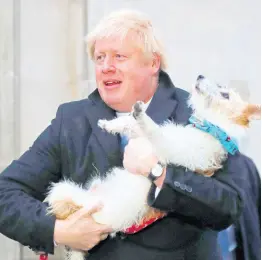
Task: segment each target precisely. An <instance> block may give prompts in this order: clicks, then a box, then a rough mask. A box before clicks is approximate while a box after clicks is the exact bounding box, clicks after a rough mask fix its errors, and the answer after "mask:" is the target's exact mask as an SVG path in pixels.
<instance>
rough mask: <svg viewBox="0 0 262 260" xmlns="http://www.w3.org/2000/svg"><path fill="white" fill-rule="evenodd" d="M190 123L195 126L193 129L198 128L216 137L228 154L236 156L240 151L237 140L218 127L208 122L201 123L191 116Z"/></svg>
mask: <svg viewBox="0 0 262 260" xmlns="http://www.w3.org/2000/svg"><path fill="white" fill-rule="evenodd" d="M189 122H190V123H191V124H192V125H193V127H196V128H197V129H199V130H202V131H204V132H206V133H208V134H211V135H212V136H213V137H215V138H216V139H217V140H218V141H219V142H220V143H221V144H222V146H223V147H224V148H225V150H226V151H227V152H228V153H230V154H232V155H234V154H235V153H236V152H237V151H238V150H239V149H238V146H237V142H236V140H235V139H234V138H231V137H230V136H229V135H228V134H227V133H226V132H225V131H223V130H222V129H221V128H219V127H218V126H215V125H213V124H212V123H210V122H208V121H207V120H204V121H200V120H199V119H197V118H196V117H195V116H191V117H190V118H189Z"/></svg>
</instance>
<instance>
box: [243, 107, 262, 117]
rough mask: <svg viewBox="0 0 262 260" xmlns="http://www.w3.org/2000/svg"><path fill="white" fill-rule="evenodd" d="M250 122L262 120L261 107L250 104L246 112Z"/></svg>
mask: <svg viewBox="0 0 262 260" xmlns="http://www.w3.org/2000/svg"><path fill="white" fill-rule="evenodd" d="M245 112H246V114H247V116H248V119H249V121H252V120H260V119H261V106H260V105H253V104H249V105H248V106H247V108H246V110H245Z"/></svg>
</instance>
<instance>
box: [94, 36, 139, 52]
mask: <svg viewBox="0 0 262 260" xmlns="http://www.w3.org/2000/svg"><path fill="white" fill-rule="evenodd" d="M138 49H139V48H138V43H137V42H136V41H134V39H133V38H132V37H131V36H130V35H127V36H125V37H121V36H118V35H116V36H109V37H102V38H100V39H97V40H96V42H95V52H105V51H113V52H116V51H120V50H122V51H126V52H136V51H138Z"/></svg>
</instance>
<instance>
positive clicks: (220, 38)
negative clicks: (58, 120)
mask: <svg viewBox="0 0 262 260" xmlns="http://www.w3.org/2000/svg"><path fill="white" fill-rule="evenodd" d="M260 5H261V3H260V0H252V1H250V0H230V1H229V0H220V1H210V0H198V1H196V0H183V1H181V0H172V1H171V0H161V1H158V0H0V172H1V171H2V170H3V168H5V167H6V166H7V165H8V164H9V163H10V162H11V161H12V160H13V159H14V158H17V157H19V156H20V155H21V154H22V153H23V152H24V151H25V150H27V149H28V147H29V146H31V144H32V142H33V141H34V140H35V139H36V137H37V136H38V135H39V134H40V133H41V132H42V131H43V129H44V128H45V127H46V126H47V125H48V124H49V123H50V121H51V120H52V118H54V117H55V113H56V110H57V107H58V105H59V104H61V103H64V102H68V101H72V100H78V99H81V98H86V97H87V96H88V94H89V93H90V92H91V91H92V90H93V89H94V88H95V79H94V68H93V64H92V62H90V61H89V59H88V57H87V55H86V52H85V43H84V38H85V35H86V34H87V33H88V31H89V30H90V29H92V28H93V27H94V26H95V24H96V23H97V22H98V21H99V20H100V19H101V18H102V17H103V16H104V15H106V14H108V13H109V12H111V11H114V10H117V9H121V8H131V9H137V10H141V11H143V12H146V13H147V14H148V15H149V16H151V18H152V21H153V23H154V24H155V26H156V27H157V29H158V32H159V34H160V35H161V36H162V39H163V42H164V45H165V47H166V52H167V54H168V55H167V57H168V62H169V67H168V70H167V72H168V73H169V74H170V76H171V78H172V80H173V82H174V83H175V85H176V86H177V87H180V88H183V89H186V90H190V88H191V87H192V85H193V84H194V83H195V80H196V77H197V76H198V75H199V74H202V75H205V76H208V77H210V78H211V79H214V80H216V81H217V82H218V83H220V84H222V85H229V86H230V87H233V88H235V89H237V90H238V91H239V92H240V94H241V95H242V96H243V97H244V98H245V99H246V100H249V101H250V102H252V103H261V62H260V58H261V49H260V48H261V21H260V19H261V6H260ZM242 152H243V153H245V154H247V155H248V156H250V157H251V158H252V159H253V160H254V161H255V163H256V165H257V167H258V169H259V170H261V159H260V158H261V124H260V122H255V123H254V124H253V125H251V128H250V130H249V134H248V137H247V138H246V140H244V142H243V144H242ZM50 258H51V259H56V260H58V259H61V252H60V251H59V249H57V251H56V254H55V256H54V257H50ZM33 259H38V257H37V256H35V255H34V253H32V252H31V251H30V250H29V249H27V248H24V247H22V246H20V245H19V244H18V243H16V242H14V241H11V240H9V239H7V238H4V237H3V236H1V235H0V260H33Z"/></svg>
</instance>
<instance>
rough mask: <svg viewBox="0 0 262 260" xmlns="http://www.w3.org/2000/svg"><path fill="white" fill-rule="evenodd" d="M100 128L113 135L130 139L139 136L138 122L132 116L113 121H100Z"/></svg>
mask: <svg viewBox="0 0 262 260" xmlns="http://www.w3.org/2000/svg"><path fill="white" fill-rule="evenodd" d="M98 126H99V127H100V128H102V129H104V130H106V131H107V132H109V133H111V134H122V135H126V136H128V137H129V138H131V137H136V136H138V135H139V129H137V124H136V121H135V120H134V118H133V117H131V116H122V117H118V118H115V119H112V120H104V119H100V120H98Z"/></svg>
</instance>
